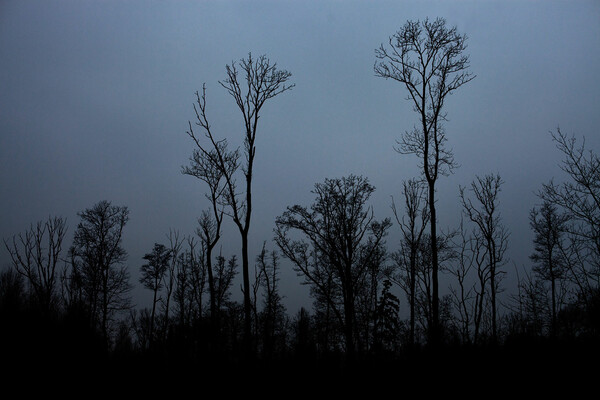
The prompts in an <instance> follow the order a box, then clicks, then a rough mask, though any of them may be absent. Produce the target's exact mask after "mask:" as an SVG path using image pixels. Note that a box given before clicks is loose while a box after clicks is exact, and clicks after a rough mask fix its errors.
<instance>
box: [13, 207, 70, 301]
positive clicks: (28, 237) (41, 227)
mask: <svg viewBox="0 0 600 400" xmlns="http://www.w3.org/2000/svg"><path fill="white" fill-rule="evenodd" d="M66 232H67V227H66V221H65V220H64V219H63V218H60V217H54V218H51V217H50V218H48V220H47V221H45V222H42V221H40V222H38V223H37V224H36V225H35V227H34V226H33V225H31V227H30V228H29V230H28V231H26V232H25V233H20V234H19V235H18V236H16V235H15V236H13V237H12V240H11V241H8V240H6V239H5V240H4V245H5V246H6V250H8V253H9V254H10V258H11V260H12V265H13V267H14V268H15V270H16V271H17V272H18V273H19V274H21V275H22V276H23V277H24V278H25V279H26V281H27V284H28V285H29V287H30V290H31V291H32V292H33V293H32V294H33V295H34V297H35V299H36V301H37V302H38V305H39V306H40V307H42V309H43V310H45V311H49V310H51V309H52V308H53V307H54V306H55V305H56V304H55V303H56V300H57V297H56V290H57V286H58V279H59V271H58V270H57V269H56V268H57V265H58V262H59V261H60V253H61V252H62V243H63V239H64V237H65V234H66Z"/></svg>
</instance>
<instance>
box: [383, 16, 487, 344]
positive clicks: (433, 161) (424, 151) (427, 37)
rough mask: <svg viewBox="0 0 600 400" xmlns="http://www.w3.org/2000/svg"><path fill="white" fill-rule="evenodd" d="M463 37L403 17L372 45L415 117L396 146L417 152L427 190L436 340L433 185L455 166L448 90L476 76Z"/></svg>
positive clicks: (441, 23)
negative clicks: (449, 134) (380, 41)
mask: <svg viewBox="0 0 600 400" xmlns="http://www.w3.org/2000/svg"><path fill="white" fill-rule="evenodd" d="M466 40H467V37H466V36H465V35H460V34H459V33H458V31H457V28H456V27H452V28H449V27H447V26H446V21H445V20H444V19H443V18H437V19H435V20H434V21H430V20H429V19H425V20H424V21H422V22H420V21H407V22H406V24H405V25H404V26H403V27H402V28H401V29H400V30H399V31H398V32H396V33H395V34H394V35H392V36H391V37H390V38H389V41H388V42H389V46H388V47H387V48H386V47H384V45H383V44H382V45H381V46H380V47H379V48H378V49H376V50H375V55H376V57H377V58H378V59H379V60H380V61H377V62H376V63H375V67H374V70H375V75H376V76H378V77H382V78H386V79H388V78H389V79H393V80H395V81H397V82H399V83H401V84H403V85H404V87H405V88H406V89H407V90H408V93H409V96H408V100H409V101H411V102H412V104H413V106H414V110H415V111H416V112H417V114H418V116H419V126H418V127H416V126H415V128H414V129H413V130H412V131H406V133H405V134H404V135H403V136H402V139H401V140H400V141H399V148H398V149H397V151H398V152H399V153H401V154H415V155H416V156H417V157H419V159H420V161H421V168H422V170H423V175H424V177H425V180H426V182H427V185H428V190H429V196H428V204H429V214H430V235H431V249H432V259H431V261H432V294H433V304H432V306H433V308H432V313H433V315H432V322H433V328H434V329H432V330H431V331H430V333H431V334H432V336H431V338H430V339H431V340H432V342H434V343H435V342H437V341H438V340H439V333H440V332H439V283H438V272H439V265H438V264H439V263H438V254H437V229H436V224H437V215H436V201H435V184H436V182H437V179H438V177H439V176H440V175H446V174H449V173H451V172H452V170H453V169H454V168H455V167H456V164H455V162H454V156H453V154H452V151H451V150H450V149H448V148H447V147H446V141H447V138H446V133H445V131H444V127H443V122H444V121H446V113H445V111H444V105H445V103H446V100H447V96H448V95H450V94H452V93H453V92H454V91H455V90H456V89H458V88H460V87H461V86H463V85H464V84H466V83H468V82H470V81H471V80H472V79H474V77H475V76H474V75H472V74H471V73H470V72H468V71H467V69H468V67H469V58H468V56H466V55H463V54H462V53H463V52H464V51H465V49H466Z"/></svg>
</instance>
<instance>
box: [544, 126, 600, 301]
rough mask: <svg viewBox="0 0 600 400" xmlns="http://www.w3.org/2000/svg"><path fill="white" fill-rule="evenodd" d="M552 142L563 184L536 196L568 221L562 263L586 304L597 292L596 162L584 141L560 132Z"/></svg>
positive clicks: (599, 199) (599, 170) (599, 191)
mask: <svg viewBox="0 0 600 400" xmlns="http://www.w3.org/2000/svg"><path fill="white" fill-rule="evenodd" d="M552 139H553V140H554V142H555V144H556V147H557V148H558V150H559V151H560V152H561V153H562V154H563V157H564V159H563V161H562V163H561V164H560V168H561V169H562V170H563V171H564V172H565V173H566V174H567V180H566V181H565V182H563V183H561V184H557V183H555V182H554V181H551V182H550V183H548V184H545V185H543V188H542V190H541V191H540V193H539V196H540V197H541V198H542V199H543V200H544V201H548V202H549V203H550V204H552V205H554V206H556V207H558V209H559V210H561V211H562V213H564V214H566V215H568V217H569V221H570V223H569V224H568V226H567V228H568V233H569V236H570V239H571V240H570V241H571V243H570V245H569V247H568V248H567V249H566V254H565V262H566V263H567V269H568V270H569V277H570V279H571V280H572V282H573V283H574V284H575V285H576V287H577V288H578V291H579V293H578V295H579V298H580V300H581V301H582V302H584V303H586V304H587V303H589V301H590V300H591V299H592V298H594V297H595V296H598V288H600V158H598V155H597V154H596V153H595V152H594V151H592V150H587V149H586V147H585V139H584V140H583V143H581V144H580V145H579V144H578V143H577V141H576V138H575V136H568V135H566V134H564V133H562V132H561V130H560V128H558V129H557V131H556V133H552Z"/></svg>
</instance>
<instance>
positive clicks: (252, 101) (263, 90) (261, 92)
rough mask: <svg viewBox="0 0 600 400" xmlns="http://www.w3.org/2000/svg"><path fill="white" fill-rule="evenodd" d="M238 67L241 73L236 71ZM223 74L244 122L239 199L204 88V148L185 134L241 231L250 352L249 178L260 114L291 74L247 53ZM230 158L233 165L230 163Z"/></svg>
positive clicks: (200, 110) (200, 119)
mask: <svg viewBox="0 0 600 400" xmlns="http://www.w3.org/2000/svg"><path fill="white" fill-rule="evenodd" d="M238 67H239V68H240V69H241V71H240V70H238ZM226 71H227V78H226V79H225V80H223V81H219V83H220V84H221V86H222V87H223V88H225V89H226V90H227V92H228V93H229V94H230V95H231V96H232V97H233V99H234V100H235V103H236V105H237V107H238V109H239V110H240V111H241V113H242V116H243V120H244V135H243V139H244V154H245V163H244V165H242V171H243V174H244V180H245V191H244V193H243V196H242V197H241V198H240V193H239V191H238V188H237V186H236V181H235V179H234V173H235V172H236V170H237V169H238V167H239V164H238V162H237V151H236V152H234V153H228V152H226V151H225V148H226V143H227V142H226V140H225V139H222V140H220V141H219V140H217V139H216V138H215V136H213V134H212V132H211V129H210V125H209V123H208V118H207V115H206V97H205V88H203V91H202V96H199V95H198V94H197V95H196V97H197V106H196V105H195V106H194V109H195V111H196V119H197V122H196V124H197V125H198V126H200V127H201V128H202V129H203V130H204V133H205V136H206V138H207V139H208V140H209V143H208V144H207V145H204V144H202V143H201V141H200V138H199V137H198V136H197V135H196V134H195V133H194V131H193V129H192V124H191V123H190V124H189V131H188V134H189V136H190V137H191V138H192V139H193V140H194V142H195V143H196V146H197V149H198V150H199V151H200V152H201V153H202V154H204V155H205V156H206V159H207V160H209V161H210V162H211V163H212V164H213V165H214V166H216V169H217V170H218V171H219V172H220V173H221V174H222V176H223V179H224V180H225V189H224V192H223V195H224V198H225V203H226V204H227V205H228V206H229V211H228V214H229V215H230V217H231V218H232V219H233V222H234V223H235V225H236V226H237V228H238V230H239V232H240V236H241V239H242V273H243V277H242V279H243V291H244V316H245V320H244V338H245V346H246V350H247V351H250V345H251V340H250V337H251V333H252V331H251V324H252V302H251V298H250V291H251V288H250V273H249V265H250V264H249V258H248V234H249V231H250V223H251V217H252V177H253V168H254V159H255V156H256V147H255V142H256V134H257V132H258V120H259V117H260V111H261V110H262V108H263V106H264V105H265V103H266V101H267V100H270V99H272V98H273V97H275V96H277V95H279V94H281V93H283V92H286V91H288V90H290V89H291V88H292V87H294V85H293V84H292V85H288V84H286V83H287V82H288V80H289V79H290V77H291V75H292V74H291V73H290V72H288V71H285V70H280V69H278V68H277V64H275V63H273V64H272V63H271V61H270V60H269V59H268V58H267V57H266V56H264V55H262V56H260V57H258V59H254V58H252V55H251V54H249V55H248V58H246V59H242V60H240V63H239V65H238V64H237V63H236V62H232V63H231V65H227V66H226ZM240 72H242V79H244V80H245V84H244V83H242V82H240V79H239V77H238V75H239V73H240ZM232 159H233V160H235V162H233V163H232V162H231V160H232Z"/></svg>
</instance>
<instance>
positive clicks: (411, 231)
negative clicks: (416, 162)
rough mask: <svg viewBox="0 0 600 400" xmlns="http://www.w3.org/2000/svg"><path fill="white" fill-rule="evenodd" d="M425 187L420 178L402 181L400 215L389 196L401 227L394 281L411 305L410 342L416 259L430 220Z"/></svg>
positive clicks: (412, 323) (395, 259)
mask: <svg viewBox="0 0 600 400" xmlns="http://www.w3.org/2000/svg"><path fill="white" fill-rule="evenodd" d="M425 190H426V188H425V187H424V185H423V183H422V182H421V181H418V180H414V179H413V180H409V181H405V182H403V196H404V212H405V215H404V216H402V217H400V215H399V211H398V210H397V209H396V205H395V203H394V202H393V199H392V211H393V213H394V216H395V218H396V221H397V222H398V225H399V226H400V229H401V230H402V241H401V243H400V250H398V251H397V252H396V253H394V254H393V255H392V258H393V259H394V261H395V262H396V266H397V268H398V269H399V275H398V277H397V278H396V279H394V281H395V282H396V283H398V284H399V285H400V287H401V288H402V289H403V290H404V292H405V293H406V296H407V299H408V304H409V307H410V316H409V320H410V322H409V324H410V328H409V329H410V330H409V343H410V344H411V345H413V344H414V343H415V321H416V319H415V318H416V295H417V273H418V264H419V260H418V258H419V255H420V247H421V244H422V243H423V234H424V233H425V229H426V227H427V224H428V223H429V211H428V205H427V197H426V196H425Z"/></svg>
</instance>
